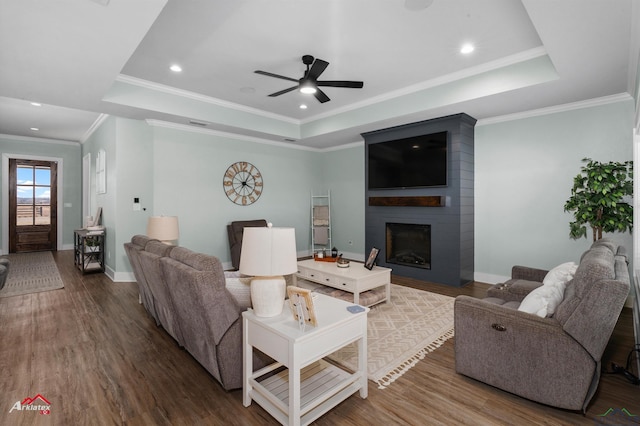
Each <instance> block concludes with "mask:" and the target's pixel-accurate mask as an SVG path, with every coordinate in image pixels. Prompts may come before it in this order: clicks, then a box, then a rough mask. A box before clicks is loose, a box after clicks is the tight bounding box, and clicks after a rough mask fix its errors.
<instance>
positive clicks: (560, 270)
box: [542, 262, 578, 285]
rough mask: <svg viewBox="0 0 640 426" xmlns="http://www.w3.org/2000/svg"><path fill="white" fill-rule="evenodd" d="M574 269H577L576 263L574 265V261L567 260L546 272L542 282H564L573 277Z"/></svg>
mask: <svg viewBox="0 0 640 426" xmlns="http://www.w3.org/2000/svg"><path fill="white" fill-rule="evenodd" d="M576 269H578V265H576V264H575V262H567V263H563V264H562V265H558V266H556V267H555V268H553V269H552V270H550V271H549V272H547V275H545V276H544V279H543V280H542V284H544V285H550V284H560V283H562V284H566V283H567V281H569V280H571V279H573V276H574V275H575V273H576Z"/></svg>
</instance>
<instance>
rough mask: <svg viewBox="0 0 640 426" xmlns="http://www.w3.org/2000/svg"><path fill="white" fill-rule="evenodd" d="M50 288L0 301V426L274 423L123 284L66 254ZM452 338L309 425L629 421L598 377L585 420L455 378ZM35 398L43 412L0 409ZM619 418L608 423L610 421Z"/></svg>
mask: <svg viewBox="0 0 640 426" xmlns="http://www.w3.org/2000/svg"><path fill="white" fill-rule="evenodd" d="M54 257H55V259H56V262H57V264H58V268H59V270H60V275H61V276H62V279H63V281H64V283H65V288H64V289H62V290H56V291H50V292H45V293H37V294H31V295H24V296H15V297H10V298H3V299H0V395H1V396H0V425H31V424H34V425H38V424H56V425H99V424H105V425H108V424H132V425H155V424H158V425H165V424H166V425H168V424H172V425H270V424H277V423H276V422H275V421H274V420H273V419H272V418H271V417H270V416H269V415H268V414H267V413H266V412H265V411H264V410H263V409H262V408H260V407H259V406H258V405H257V404H255V403H253V404H252V405H251V406H250V407H248V408H245V407H243V406H242V394H241V391H239V390H238V391H232V392H225V391H224V390H222V388H221V387H220V386H219V385H218V383H217V382H216V381H215V380H214V379H213V378H212V377H211V376H210V375H209V374H208V373H207V372H206V371H205V370H204V369H203V368H202V367H201V366H200V365H199V364H198V363H197V362H196V361H195V360H194V359H193V358H192V357H191V356H190V355H189V354H188V353H187V352H185V351H184V350H182V349H180V348H178V347H177V346H176V344H175V343H174V341H173V340H172V339H171V337H169V335H168V334H167V333H165V332H164V330H163V329H162V328H159V327H156V325H155V323H154V322H153V321H152V320H151V318H150V317H149V316H148V315H147V313H146V312H145V310H144V308H143V307H142V305H140V304H138V289H137V284H135V283H113V282H111V281H110V280H109V279H108V278H107V277H106V276H105V275H102V274H93V275H85V276H83V275H81V274H80V273H79V271H77V270H76V269H74V266H73V253H72V251H60V252H57V253H54ZM393 281H394V283H397V284H403V285H409V286H412V287H418V288H423V289H426V290H429V291H434V292H438V293H442V294H446V295H450V296H456V295H457V294H469V295H472V296H478V297H481V296H483V295H484V291H485V290H486V287H487V285H486V284H481V283H473V284H471V285H469V286H467V287H465V288H462V289H457V288H450V287H446V286H441V285H435V284H429V283H424V282H420V281H415V280H410V279H404V278H400V277H394V278H393ZM632 344H633V327H632V322H631V312H630V310H629V309H625V310H624V312H623V314H622V316H621V318H620V321H619V322H618V325H617V327H616V330H615V332H614V335H613V336H612V338H611V341H610V343H609V345H608V347H607V350H606V353H605V356H604V362H603V365H605V366H610V364H611V362H612V361H613V362H616V363H618V364H624V363H625V361H626V357H627V354H628V353H629V351H630V350H631V347H632ZM453 351H454V341H453V339H451V340H449V341H448V342H447V343H446V344H444V345H443V346H442V347H441V348H439V349H437V350H436V351H434V352H432V353H431V354H429V355H427V357H426V358H425V359H424V360H422V361H420V362H419V363H418V364H417V365H416V366H415V367H413V368H412V369H411V370H410V371H409V372H408V373H406V374H405V375H404V376H403V377H401V378H400V379H399V380H397V381H396V382H395V383H393V384H392V385H391V386H390V387H388V388H387V389H384V390H380V389H377V388H376V386H375V385H374V384H371V382H370V385H369V397H368V398H367V399H365V400H363V399H361V398H360V397H359V396H357V394H356V395H354V396H351V397H350V398H349V399H348V400H346V401H345V402H343V403H342V404H340V405H339V406H337V407H336V408H334V409H333V410H332V411H330V412H329V413H328V414H326V415H325V416H323V417H321V418H320V419H319V420H318V421H317V422H316V423H315V424H317V425H454V424H455V425H459V424H468V425H537V424H540V425H542V424H544V425H576V424H585V425H593V424H609V423H607V418H606V417H599V415H601V414H603V413H605V412H607V410H609V409H610V408H613V409H616V408H626V409H627V410H628V411H629V412H631V413H632V414H636V415H637V417H635V418H633V419H632V418H629V419H626V420H630V421H633V420H635V422H638V423H640V387H638V386H634V385H631V384H630V383H629V382H627V381H626V380H625V379H624V378H623V377H622V376H620V375H606V374H605V375H603V377H602V380H601V382H600V386H599V389H598V392H597V394H596V396H595V398H594V399H593V401H592V402H591V404H590V406H589V408H588V410H587V414H586V416H583V415H582V414H581V413H575V412H568V411H564V410H559V409H555V408H551V407H547V406H543V405H540V404H537V403H534V402H531V401H528V400H525V399H522V398H519V397H517V396H514V395H511V394H508V393H505V392H503V391H500V390H498V389H494V388H492V387H490V386H487V385H485V384H483V383H479V382H477V381H474V380H471V379H469V378H466V377H464V376H460V375H458V374H456V373H455V371H454V361H453ZM37 394H41V395H42V396H43V397H45V398H46V399H47V400H48V401H49V402H50V403H51V412H50V414H48V415H41V414H38V413H35V412H24V411H22V412H18V411H15V410H14V411H13V412H11V413H10V412H9V411H10V410H11V408H12V406H13V405H14V404H15V403H16V401H22V400H23V399H25V398H27V397H34V396H35V395H37ZM618 421H619V419H618Z"/></svg>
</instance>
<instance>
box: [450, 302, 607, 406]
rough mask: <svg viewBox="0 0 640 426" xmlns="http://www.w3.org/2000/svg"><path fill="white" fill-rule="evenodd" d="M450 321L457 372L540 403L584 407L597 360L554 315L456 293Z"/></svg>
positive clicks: (595, 370)
mask: <svg viewBox="0 0 640 426" xmlns="http://www.w3.org/2000/svg"><path fill="white" fill-rule="evenodd" d="M454 322H455V368H456V372H458V373H460V374H464V375H466V376H469V377H472V378H474V379H477V380H480V381H483V382H485V383H488V384H490V385H492V386H496V387H498V388H501V389H504V390H506V391H508V392H511V393H515V394H516V395H520V396H523V397H525V398H529V399H532V400H535V401H539V402H542V403H544V404H549V405H553V406H556V407H561V408H568V409H581V408H582V404H583V402H584V395H585V393H586V390H587V389H589V386H590V384H591V382H592V380H593V378H594V375H595V374H596V373H597V363H596V362H595V361H594V360H593V358H591V356H590V355H589V353H588V352H587V351H586V350H585V349H584V348H583V347H582V346H581V345H580V344H579V343H578V342H576V341H575V340H574V339H573V338H572V337H571V336H569V335H568V334H567V333H565V332H564V331H563V329H562V327H561V326H560V324H559V323H558V321H557V320H555V319H554V318H540V317H538V316H536V315H533V314H528V313H526V312H520V311H517V310H515V309H511V308H508V307H505V306H502V305H495V304H492V303H490V302H486V301H483V300H481V299H475V298H472V297H469V296H458V297H457V298H456V301H455V308H454ZM576 371H579V372H580V374H573V373H571V372H576Z"/></svg>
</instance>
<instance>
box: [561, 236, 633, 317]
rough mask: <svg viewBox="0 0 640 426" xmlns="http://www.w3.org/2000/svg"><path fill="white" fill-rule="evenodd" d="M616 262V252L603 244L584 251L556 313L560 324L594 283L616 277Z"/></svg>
mask: <svg viewBox="0 0 640 426" xmlns="http://www.w3.org/2000/svg"><path fill="white" fill-rule="evenodd" d="M618 263H623V262H618ZM615 264H616V262H615V261H614V254H613V253H612V252H611V250H610V248H608V247H607V246H605V245H603V244H594V247H593V248H591V249H589V250H587V251H586V252H584V253H583V255H582V259H581V261H580V265H578V269H577V270H576V273H575V275H574V277H573V280H571V281H569V282H568V283H567V286H566V291H565V293H566V294H565V298H564V300H563V302H562V303H561V304H560V306H558V309H557V312H556V314H555V318H556V319H557V320H558V321H559V322H560V324H563V325H564V324H565V322H566V321H567V320H568V319H569V317H571V315H572V314H573V312H574V311H575V309H576V307H577V306H578V305H579V304H580V303H581V301H582V299H583V297H584V296H585V295H586V293H587V291H588V290H589V287H590V286H591V284H592V283H594V282H596V281H600V280H612V279H615V277H616V269H615V268H616V266H615Z"/></svg>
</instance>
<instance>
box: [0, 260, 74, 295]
mask: <svg viewBox="0 0 640 426" xmlns="http://www.w3.org/2000/svg"><path fill="white" fill-rule="evenodd" d="M7 257H8V258H9V262H10V263H9V274H8V275H7V281H6V282H5V284H4V287H3V288H2V290H0V297H11V296H18V295H21V294H29V293H38V292H41V291H49V290H56V289H59V288H63V287H64V284H63V283H62V279H61V278H60V273H59V272H58V268H57V267H56V262H55V261H54V260H53V255H52V254H51V252H49V251H41V252H35V253H15V254H9V255H7Z"/></svg>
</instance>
